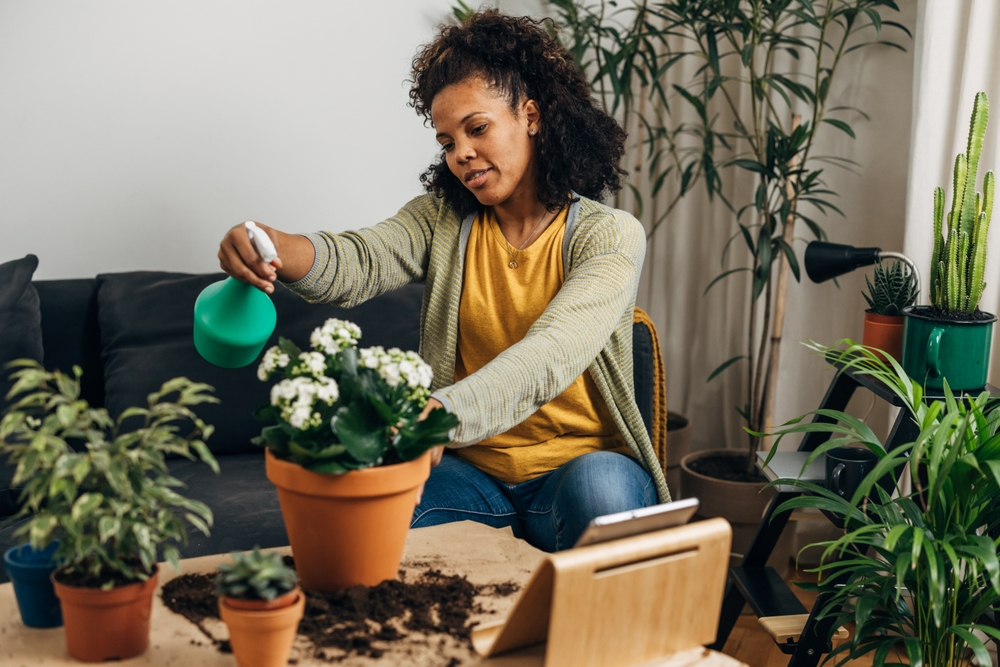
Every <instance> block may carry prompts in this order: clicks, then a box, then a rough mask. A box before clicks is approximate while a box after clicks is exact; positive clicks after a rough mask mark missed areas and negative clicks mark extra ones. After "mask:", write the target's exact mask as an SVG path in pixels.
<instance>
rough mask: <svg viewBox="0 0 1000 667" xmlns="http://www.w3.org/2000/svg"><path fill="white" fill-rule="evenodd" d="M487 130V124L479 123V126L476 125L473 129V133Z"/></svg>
mask: <svg viewBox="0 0 1000 667" xmlns="http://www.w3.org/2000/svg"><path fill="white" fill-rule="evenodd" d="M485 131H486V125H485V124H483V125H479V126H478V127H474V128H473V129H472V133H473V134H482V133H483V132H485Z"/></svg>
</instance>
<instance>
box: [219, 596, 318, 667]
mask: <svg viewBox="0 0 1000 667" xmlns="http://www.w3.org/2000/svg"><path fill="white" fill-rule="evenodd" d="M255 602H256V603H264V605H271V606H270V608H258V609H247V608H243V607H245V606H246V605H247V603H255ZM276 603H280V604H281V606H278V607H275V606H274V604H276ZM305 607H306V596H305V595H303V594H302V591H300V590H298V589H296V590H294V591H291V592H289V593H286V594H285V595H282V596H280V597H277V598H275V599H274V600H271V602H269V603H268V602H266V601H265V600H241V599H238V598H230V597H223V598H219V615H220V616H221V617H222V620H223V621H225V623H226V625H227V626H229V644H230V646H232V649H233V656H235V657H236V664H238V665H239V666H240V667H284V665H286V664H288V654H289V653H290V652H291V650H292V643H293V642H294V641H295V633H296V631H297V630H298V627H299V621H301V620H302V614H303V612H304V611H305Z"/></svg>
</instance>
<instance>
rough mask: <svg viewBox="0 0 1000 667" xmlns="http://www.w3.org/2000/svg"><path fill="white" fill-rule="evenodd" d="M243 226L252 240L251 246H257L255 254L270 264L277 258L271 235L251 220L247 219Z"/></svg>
mask: <svg viewBox="0 0 1000 667" xmlns="http://www.w3.org/2000/svg"><path fill="white" fill-rule="evenodd" d="M243 226H244V227H246V228H247V236H249V237H250V240H251V241H253V246H254V247H255V248H257V254H258V255H260V258H261V259H262V260H264V263H266V264H270V263H271V262H273V261H274V260H276V259H278V251H277V250H275V248H274V243H272V242H271V237H270V236H268V235H267V234H266V233H265V232H264V230H262V229H261V228H260V227H258V226H257V225H255V224H254V221H253V220H247V221H246V222H244V223H243Z"/></svg>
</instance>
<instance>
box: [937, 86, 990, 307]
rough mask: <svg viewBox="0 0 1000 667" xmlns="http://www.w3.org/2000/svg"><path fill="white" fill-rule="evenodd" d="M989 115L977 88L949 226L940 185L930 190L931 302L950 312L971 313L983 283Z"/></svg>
mask: <svg viewBox="0 0 1000 667" xmlns="http://www.w3.org/2000/svg"><path fill="white" fill-rule="evenodd" d="M988 120H989V99H987V97H986V93H983V92H980V93H978V94H977V95H976V101H975V103H974V104H973V107H972V120H971V121H970V123H969V141H968V144H967V146H966V152H965V153H959V154H958V156H956V158H955V169H954V174H953V177H952V188H953V190H954V192H953V195H952V196H953V199H952V203H951V210H950V211H948V215H947V224H948V227H947V229H944V222H945V218H946V216H945V214H944V208H945V194H944V189H943V188H935V190H934V251H933V253H932V255H931V303H933V304H934V306H935V307H936V308H938V309H939V310H942V311H945V312H949V313H966V314H968V315H972V314H974V313H975V312H976V309H977V308H978V306H979V299H980V298H981V297H982V295H983V289H984V288H985V287H986V281H985V279H984V276H985V272H986V237H987V233H988V232H989V228H990V218H991V217H992V215H993V197H994V190H995V188H996V177H995V176H994V175H993V172H992V171H988V172H986V175H985V176H984V177H983V191H982V192H976V176H977V172H978V170H979V156H980V154H981V153H982V150H983V137H984V136H985V134H986V124H987V122H988Z"/></svg>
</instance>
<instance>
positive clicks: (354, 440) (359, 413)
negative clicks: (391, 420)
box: [333, 402, 386, 465]
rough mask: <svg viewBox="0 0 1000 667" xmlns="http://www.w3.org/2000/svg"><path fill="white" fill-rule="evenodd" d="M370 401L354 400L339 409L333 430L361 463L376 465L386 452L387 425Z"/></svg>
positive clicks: (334, 419) (348, 450)
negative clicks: (373, 408) (383, 422)
mask: <svg viewBox="0 0 1000 667" xmlns="http://www.w3.org/2000/svg"><path fill="white" fill-rule="evenodd" d="M373 413H374V411H373V410H372V409H371V408H370V407H369V404H368V403H362V402H353V403H351V404H350V405H345V406H343V407H341V408H340V409H339V410H337V414H336V416H334V418H333V432H334V433H336V434H337V438H339V439H340V442H341V444H343V445H344V446H345V447H347V452H348V453H349V454H350V455H351V456H353V457H354V459H355V460H356V461H358V462H359V463H365V464H368V465H376V464H377V463H378V462H379V461H380V460H381V459H382V455H383V454H384V452H385V447H386V439H385V431H386V429H385V426H384V425H383V424H381V423H380V421H379V420H378V417H377V414H373Z"/></svg>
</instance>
